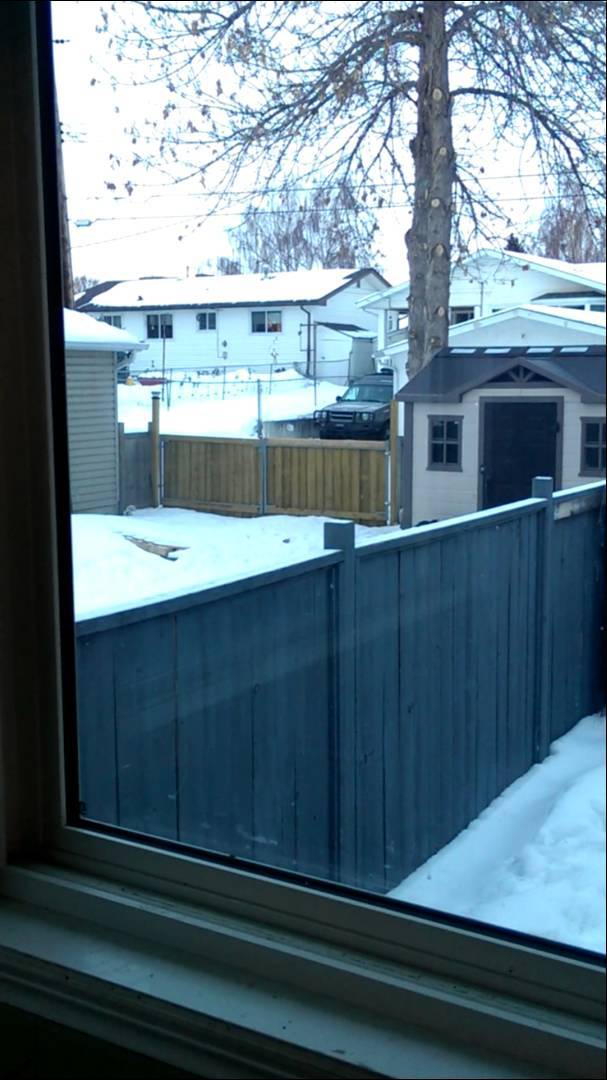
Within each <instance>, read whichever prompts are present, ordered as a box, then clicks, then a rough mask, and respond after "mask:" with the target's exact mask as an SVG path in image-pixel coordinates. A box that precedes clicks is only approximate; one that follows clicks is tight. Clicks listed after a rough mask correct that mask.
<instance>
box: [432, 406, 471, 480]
mask: <svg viewBox="0 0 607 1080" xmlns="http://www.w3.org/2000/svg"><path fill="white" fill-rule="evenodd" d="M452 422H455V423H457V440H454V439H448V438H447V429H446V425H447V424H448V423H452ZM436 423H442V424H445V434H444V436H443V438H442V440H439V439H435V438H434V437H433V433H432V427H433V425H434V424H436ZM463 441H464V417H463V416H462V415H459V414H457V413H453V414H447V413H436V414H432V415H430V416H428V461H427V465H426V469H427V470H428V471H429V472H462V471H463V466H462V457H463ZM435 443H437V444H438V443H440V444H441V445H442V446H443V448H445V450H446V447H447V446H457V463H451V462H447V461H444V462H440V461H433V459H432V448H433V446H434V445H435Z"/></svg>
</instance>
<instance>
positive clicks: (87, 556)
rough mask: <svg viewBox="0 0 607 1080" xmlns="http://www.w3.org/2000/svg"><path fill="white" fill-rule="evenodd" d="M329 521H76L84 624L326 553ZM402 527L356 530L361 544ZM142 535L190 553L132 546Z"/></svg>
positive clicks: (101, 517) (156, 516) (151, 515)
mask: <svg viewBox="0 0 607 1080" xmlns="http://www.w3.org/2000/svg"><path fill="white" fill-rule="evenodd" d="M327 520H329V519H328V518H321V517H286V516H282V515H276V516H272V517H260V518H234V517H220V516H219V515H217V514H200V513H196V511H194V510H170V509H165V508H160V509H158V510H138V511H136V512H135V513H134V514H132V515H128V516H123V517H118V516H116V517H114V516H111V515H109V514H107V515H106V514H75V515H73V517H72V543H73V566H74V601H75V608H76V618H77V619H86V618H91V617H93V616H96V615H106V614H108V613H110V612H112V611H122V610H124V609H126V608H133V607H139V606H140V605H141V604H146V603H151V602H152V601H155V600H160V599H167V598H168V597H170V596H180V595H183V594H186V593H190V592H195V591H197V590H199V589H205V588H208V587H209V586H211V585H219V584H222V583H224V582H226V581H233V580H236V579H238V578H247V577H250V576H251V575H252V574H255V573H260V572H261V571H263V570H271V569H273V568H274V567H277V566H288V565H290V564H291V563H297V562H301V561H302V560H303V559H309V558H314V557H316V556H318V555H322V554H323V553H324V538H323V525H324V522H325V521H327ZM398 531H399V529H398V526H391V527H383V528H382V527H375V528H374V527H367V526H362V525H357V526H356V540H357V543H364V542H365V540H367V542H369V541H371V540H376V539H377V538H378V536H388V535H391V534H393V533H395V532H398ZM127 536H135V537H138V538H140V539H142V540H150V541H152V542H153V543H157V544H168V545H175V546H176V547H180V548H183V549H184V550H183V551H177V552H175V553H174V555H173V556H172V557H171V558H170V559H164V558H161V557H160V556H159V555H155V554H152V553H151V552H149V551H144V550H142V549H141V548H139V547H137V545H135V544H133V543H131V542H130V541H129V540H127V539H125V537H127Z"/></svg>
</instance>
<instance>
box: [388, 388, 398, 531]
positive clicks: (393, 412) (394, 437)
mask: <svg viewBox="0 0 607 1080" xmlns="http://www.w3.org/2000/svg"><path fill="white" fill-rule="evenodd" d="M398 464H399V462H398V401H397V400H396V398H392V401H391V402H390V518H389V520H388V525H396V524H397V523H398V511H399V507H398Z"/></svg>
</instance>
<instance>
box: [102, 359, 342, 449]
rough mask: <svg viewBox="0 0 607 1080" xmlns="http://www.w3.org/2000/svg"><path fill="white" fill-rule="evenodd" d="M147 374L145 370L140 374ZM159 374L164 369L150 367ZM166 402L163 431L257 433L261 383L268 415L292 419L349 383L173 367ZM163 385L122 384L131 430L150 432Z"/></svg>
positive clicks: (123, 418)
mask: <svg viewBox="0 0 607 1080" xmlns="http://www.w3.org/2000/svg"><path fill="white" fill-rule="evenodd" d="M139 374H140V375H143V374H144V373H143V372H140V373H139ZM148 374H152V375H155V376H158V374H159V373H158V371H155V372H149V373H148ZM169 376H170V380H171V381H170V385H168V386H165V388H164V400H163V401H162V402H161V406H160V430H161V432H162V433H163V434H165V435H231V436H237V437H243V438H254V437H255V435H256V425H257V382H258V381H259V382H260V383H261V388H262V399H261V415H262V419H263V420H291V419H293V418H295V417H299V416H308V415H309V414H310V413H311V412H313V411H314V409H320V408H323V407H324V406H325V405H328V404H330V402H332V401H335V398H336V397H337V395H338V394H340V393H343V387H340V386H339V385H336V384H335V383H330V382H318V383H316V387H314V384H313V383H311V382H310V380H309V379H304V378H303V377H302V376H301V375H299V374H298V373H297V372H296V371H294V370H292V369H288V370H285V371H278V372H274V373H273V374H272V375H271V376H270V375H269V374H267V373H266V374H262V373H259V372H258V373H255V372H253V373H252V374H250V373H249V371H248V370H247V369H244V368H243V369H238V370H231V371H228V372H227V373H226V377H225V380H224V377H223V375H215V376H214V375H213V374H212V372H211V371H201V372H200V373H199V372H197V371H171V372H170V373H169ZM160 389H161V387H159V386H143V385H141V384H139V383H135V384H134V385H133V386H129V385H127V384H120V385H119V386H118V419H119V421H120V423H122V424H124V427H125V431H127V432H128V431H146V430H147V426H148V423H149V421H150V420H151V418H152V392H153V391H158V390H160Z"/></svg>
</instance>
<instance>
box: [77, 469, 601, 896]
mask: <svg viewBox="0 0 607 1080" xmlns="http://www.w3.org/2000/svg"><path fill="white" fill-rule="evenodd" d="M538 490H541V488H539V489H538ZM602 498H604V485H601V484H593V485H590V486H588V487H587V488H583V489H576V490H575V491H572V492H562V493H559V494H558V495H555V496H554V497H549V498H547V499H541V498H534V499H529V500H526V501H524V502H520V503H516V504H513V505H511V506H506V507H501V508H498V509H496V510H489V511H484V512H482V513H479V514H475V515H473V516H471V517H469V518H468V517H465V518H459V519H455V520H453V521H450V522H445V523H439V524H436V525H431V526H423V527H421V528H417V529H409V530H407V531H404V532H402V533H399V534H397V535H396V536H395V537H393V538H390V539H388V540H383V541H378V542H373V543H371V544H368V545H366V546H363V547H358V548H356V549H355V548H354V546H353V526H352V525H350V524H348V523H341V524H340V523H334V524H331V525H328V526H327V527H326V538H325V543H326V547H327V548H328V549H329V550H328V551H327V552H326V554H324V555H323V556H321V557H319V558H316V559H311V560H308V561H306V562H303V563H301V564H298V565H297V566H291V567H287V568H284V569H281V570H275V571H272V572H270V573H264V574H258V575H255V576H254V577H252V578H249V579H247V580H245V581H238V582H231V583H229V584H227V585H224V586H219V587H216V588H212V589H208V590H205V591H204V592H199V593H194V594H190V595H188V596H184V597H179V598H175V599H172V600H167V601H163V602H161V603H155V604H148V605H146V606H144V607H141V608H138V609H136V610H131V611H125V612H119V613H115V614H112V615H108V616H104V617H100V618H96V619H89V620H86V621H84V622H80V623H79V624H78V625H77V662H78V678H79V760H80V773H81V776H80V785H81V798H82V801H83V814H84V816H86V817H87V818H90V819H92V820H96V821H101V822H104V823H108V824H115V825H119V826H121V827H124V828H127V829H132V830H135V831H137V832H142V833H147V834H152V835H154V836H157V837H168V838H171V839H174V840H178V841H181V842H183V843H187V844H190V845H194V846H196V847H200V848H206V849H209V850H212V851H220V852H224V853H228V854H230V855H234V856H239V857H243V858H247V859H254V860H256V861H260V862H264V863H267V864H270V865H273V866H278V867H283V868H288V869H292V870H297V871H299V872H302V873H307V874H313V875H315V876H319V877H324V878H333V879H337V880H340V881H342V882H344V883H347V884H353V885H358V886H361V887H364V888H368V889H372V890H380V891H383V890H386V889H389V888H391V887H393V886H394V885H396V884H397V883H398V882H400V881H401V880H402V878H403V877H405V876H406V874H408V873H410V872H411V871H412V870H413V869H415V868H416V867H417V866H419V865H420V864H421V863H422V862H424V861H425V859H427V858H428V857H429V856H430V855H431V854H433V853H434V852H435V851H437V850H438V849H439V848H440V847H442V846H443V845H444V844H446V843H447V842H448V841H449V840H450V839H452V838H453V837H454V836H455V835H457V833H458V832H459V831H460V830H461V829H463V828H465V826H466V825H467V824H468V823H469V822H470V821H471V820H472V819H473V818H475V817H476V816H477V815H478V814H479V813H480V811H481V810H483V809H484V808H485V807H486V806H488V804H489V803H490V802H491V801H492V799H494V798H495V797H496V796H497V795H498V794H499V793H500V792H501V791H503V789H504V788H505V787H507V785H508V784H510V783H511V782H512V781H513V780H514V779H516V777H518V776H520V775H521V774H522V773H524V772H525V771H526V770H527V769H528V768H529V767H530V766H531V765H532V764H533V763H534V762H536V761H540V760H542V758H543V757H545V755H546V753H547V751H548V747H549V744H550V742H551V740H552V739H553V738H555V737H557V736H559V735H561V734H562V733H563V732H564V731H566V730H567V729H568V728H570V727H571V726H572V725H573V724H574V723H575V722H576V721H577V720H578V719H580V718H581V717H582V716H584V715H587V714H589V713H592V712H594V711H596V710H597V709H598V708H600V706H601V704H602V701H603V685H602V678H601V657H600V648H601V646H600V626H601V620H602V591H603V584H602V559H601V550H600V522H601V514H602V513H603V509H602V507H601V500H602Z"/></svg>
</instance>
